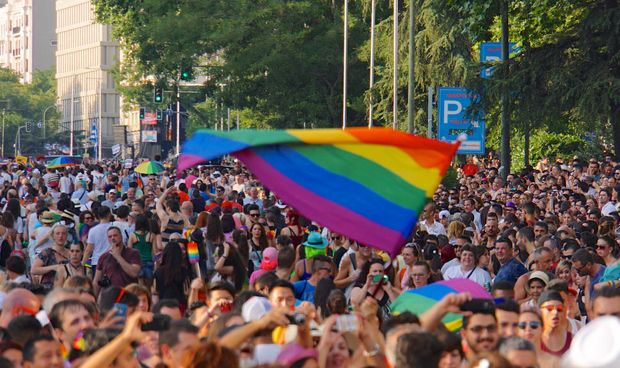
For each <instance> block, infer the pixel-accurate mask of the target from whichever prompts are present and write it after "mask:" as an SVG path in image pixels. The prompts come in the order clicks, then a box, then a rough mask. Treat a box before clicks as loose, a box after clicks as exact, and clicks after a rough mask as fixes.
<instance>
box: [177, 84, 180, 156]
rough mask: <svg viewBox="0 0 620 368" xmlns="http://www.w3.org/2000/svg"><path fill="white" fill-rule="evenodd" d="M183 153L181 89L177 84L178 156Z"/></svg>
mask: <svg viewBox="0 0 620 368" xmlns="http://www.w3.org/2000/svg"><path fill="white" fill-rule="evenodd" d="M180 154H181V89H180V87H179V85H177V157H178V156H179V155H180Z"/></svg>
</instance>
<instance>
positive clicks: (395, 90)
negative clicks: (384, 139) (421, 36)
mask: <svg viewBox="0 0 620 368" xmlns="http://www.w3.org/2000/svg"><path fill="white" fill-rule="evenodd" d="M393 17H394V76H393V81H392V82H393V85H392V88H393V91H392V93H393V96H392V99H393V101H392V109H393V110H394V111H393V116H392V128H393V129H397V128H398V0H394V16H393Z"/></svg>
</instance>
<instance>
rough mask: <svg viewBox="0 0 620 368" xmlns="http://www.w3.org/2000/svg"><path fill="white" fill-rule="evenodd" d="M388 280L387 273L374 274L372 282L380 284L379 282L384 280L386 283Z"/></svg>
mask: <svg viewBox="0 0 620 368" xmlns="http://www.w3.org/2000/svg"><path fill="white" fill-rule="evenodd" d="M381 280H383V281H381ZM387 281H388V277H387V276H386V275H373V276H372V282H373V283H375V284H378V283H379V282H383V283H384V284H385V283H386V282H387Z"/></svg>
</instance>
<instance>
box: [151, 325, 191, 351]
mask: <svg viewBox="0 0 620 368" xmlns="http://www.w3.org/2000/svg"><path fill="white" fill-rule="evenodd" d="M181 332H187V333H191V334H197V333H198V327H196V326H194V325H193V324H192V323H191V322H190V321H188V320H186V319H180V320H177V321H172V322H170V328H169V329H168V330H166V331H162V332H160V333H159V345H160V346H161V345H168V346H169V347H171V348H172V347H175V346H176V345H177V344H178V343H179V334H180V333H181Z"/></svg>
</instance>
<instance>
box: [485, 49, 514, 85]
mask: <svg viewBox="0 0 620 368" xmlns="http://www.w3.org/2000/svg"><path fill="white" fill-rule="evenodd" d="M520 50H521V48H519V47H517V43H516V42H510V44H509V45H508V56H509V57H512V56H513V55H514V54H515V53H518V52H519V51H520ZM500 61H502V43H501V42H483V43H481V44H480V62H481V63H493V62H500ZM494 71H495V67H494V66H490V67H488V68H482V69H481V70H480V76H481V77H482V78H491V76H492V75H493V72H494Z"/></svg>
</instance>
